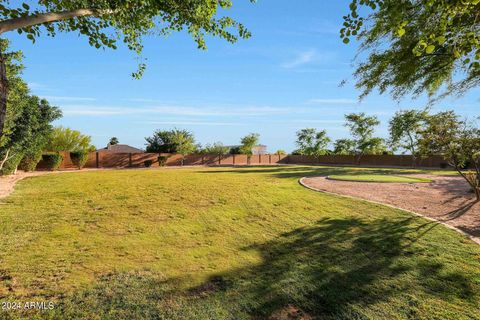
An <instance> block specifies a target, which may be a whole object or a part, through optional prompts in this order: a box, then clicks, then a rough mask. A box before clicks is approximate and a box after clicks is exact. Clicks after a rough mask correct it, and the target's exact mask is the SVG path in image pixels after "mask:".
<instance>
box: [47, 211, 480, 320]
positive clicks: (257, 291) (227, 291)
mask: <svg viewBox="0 0 480 320" xmlns="http://www.w3.org/2000/svg"><path fill="white" fill-rule="evenodd" d="M435 226H436V224H433V223H423V224H419V220H418V219H416V218H405V217H402V218H398V219H396V220H393V221H392V219H388V220H387V219H378V220H375V221H373V222H368V223H366V222H364V221H362V220H359V219H355V218H348V219H323V220H320V221H318V223H316V224H315V225H313V226H309V227H304V228H300V229H296V230H293V231H291V232H288V233H285V234H282V235H281V236H279V237H278V238H276V239H274V240H271V241H267V242H265V243H259V244H253V245H251V246H248V247H245V248H243V249H242V250H254V251H256V252H258V253H259V254H260V255H261V258H262V262H261V263H260V264H259V265H254V266H251V267H247V268H241V269H234V270H230V271H228V272H225V273H220V274H215V275H213V276H212V277H211V278H210V279H209V280H207V281H205V282H204V283H202V284H201V285H198V286H196V287H194V288H190V289H183V290H182V289H179V288H181V287H182V285H181V284H182V283H185V282H187V283H188V279H165V278H164V277H162V276H161V275H159V274H157V273H152V272H143V273H142V272H136V273H126V274H125V273H124V274H115V273H112V274H108V275H104V276H102V277H101V278H99V279H98V282H97V284H96V286H95V287H94V288H92V289H89V290H86V291H83V292H78V293H76V294H74V295H73V296H66V297H63V298H62V299H61V300H60V304H59V305H58V308H57V309H56V310H54V311H53V312H52V313H51V314H50V315H51V317H52V318H54V319H56V318H58V319H61V318H64V319H65V318H75V319H78V318H88V319H93V318H95V319H96V318H98V319H164V318H167V319H251V318H254V319H267V318H271V319H300V318H303V319H310V318H318V319H366V318H372V317H373V318H385V317H387V318H388V317H390V318H393V317H410V318H416V317H417V316H418V317H423V318H425V317H427V318H428V314H418V313H419V312H423V311H422V310H424V307H425V305H424V304H428V303H432V301H435V302H436V303H438V304H439V305H442V306H443V308H444V309H445V312H446V313H445V314H448V312H450V311H452V310H454V309H455V312H456V313H455V314H456V315H458V316H461V315H460V314H459V313H458V312H459V310H462V311H461V312H463V314H462V315H463V316H465V317H467V315H472V313H471V312H474V311H473V310H476V309H475V308H476V307H478V293H476V292H477V291H478V289H479V288H478V285H477V284H476V282H475V277H478V274H471V273H470V274H466V273H464V272H463V271H462V269H461V268H458V266H457V268H455V266H454V267H453V268H452V265H451V264H452V261H450V260H448V258H445V257H442V253H441V251H442V249H441V248H437V249H431V248H429V247H426V246H424V245H417V243H418V240H419V238H421V237H424V236H425V235H426V234H427V233H428V232H429V231H430V230H432V228H434V227H435ZM436 246H440V245H439V244H436ZM434 250H439V251H440V253H438V252H437V253H436V254H437V255H438V256H437V257H436V258H435V259H430V258H429V257H428V253H430V252H432V251H434ZM426 251H428V252H426ZM447 260H448V261H449V262H446V261H447ZM445 263H449V264H450V265H449V266H446V265H445ZM459 299H461V301H462V303H463V305H462V306H461V307H462V308H460V307H458V308H457V306H458V301H459ZM449 303H450V305H449ZM379 304H380V305H379ZM452 305H456V307H455V308H454V309H449V308H450V307H451V306H452ZM379 310H381V311H379Z"/></svg>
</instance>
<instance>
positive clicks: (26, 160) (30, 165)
mask: <svg viewBox="0 0 480 320" xmlns="http://www.w3.org/2000/svg"><path fill="white" fill-rule="evenodd" d="M40 160H42V151H39V152H36V153H32V154H25V155H24V156H23V159H22V161H21V162H20V165H19V166H18V168H19V169H20V170H24V171H27V172H30V171H35V169H36V168H37V165H38V163H39V162H40Z"/></svg>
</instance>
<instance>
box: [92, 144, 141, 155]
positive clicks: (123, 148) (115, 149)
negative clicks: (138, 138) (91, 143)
mask: <svg viewBox="0 0 480 320" xmlns="http://www.w3.org/2000/svg"><path fill="white" fill-rule="evenodd" d="M97 151H98V152H112V153H144V152H145V151H143V150H141V149H138V148H135V147H132V146H129V145H128V144H114V145H111V144H108V145H107V147H106V148H103V149H98V150H97Z"/></svg>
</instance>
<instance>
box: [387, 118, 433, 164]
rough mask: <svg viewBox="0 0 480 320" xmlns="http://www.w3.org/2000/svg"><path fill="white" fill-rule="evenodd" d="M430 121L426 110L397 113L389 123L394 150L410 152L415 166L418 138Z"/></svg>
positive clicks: (391, 143)
mask: <svg viewBox="0 0 480 320" xmlns="http://www.w3.org/2000/svg"><path fill="white" fill-rule="evenodd" d="M427 119H428V111H426V110H402V111H397V112H396V113H395V115H394V116H393V118H392V119H390V123H389V131H390V141H389V142H390V145H391V147H392V149H393V150H397V149H398V148H401V149H403V150H406V151H408V152H410V154H411V155H412V158H413V166H415V163H416V158H417V156H418V150H417V145H418V138H419V135H420V131H421V130H423V129H424V128H425V125H426V122H427Z"/></svg>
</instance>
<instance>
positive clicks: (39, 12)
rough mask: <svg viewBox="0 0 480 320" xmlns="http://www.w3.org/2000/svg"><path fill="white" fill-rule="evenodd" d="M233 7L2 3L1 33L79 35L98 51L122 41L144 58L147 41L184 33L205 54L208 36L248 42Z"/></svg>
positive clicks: (134, 0)
mask: <svg viewBox="0 0 480 320" xmlns="http://www.w3.org/2000/svg"><path fill="white" fill-rule="evenodd" d="M231 6H232V1H231V0H220V1H211V0H162V1H158V0H142V1H139V0H121V1H119V0H95V1H93V0H62V1H59V0H38V1H2V2H1V4H0V34H3V33H6V32H9V31H16V32H18V33H19V34H22V35H25V37H26V38H28V39H30V40H31V41H33V42H35V40H36V39H37V38H38V37H39V36H40V35H47V36H52V37H53V36H56V35H57V34H58V33H59V32H75V33H78V34H80V35H82V36H84V37H86V38H87V39H88V43H89V44H90V45H91V46H93V47H95V48H98V49H100V48H112V49H116V48H117V44H118V42H122V43H125V44H126V46H127V48H128V49H129V50H132V51H134V52H135V53H137V54H139V55H140V54H141V53H142V50H143V44H142V39H143V38H144V37H145V36H151V35H161V36H167V35H169V34H170V33H172V32H181V31H185V32H187V33H188V34H190V35H191V36H192V38H193V39H194V41H195V42H196V43H197V46H198V48H200V49H205V48H206V43H205V37H206V36H207V35H211V36H215V37H219V38H222V39H224V40H226V41H228V42H231V43H233V42H236V41H237V40H238V39H239V38H248V37H250V32H249V31H248V30H247V29H246V28H245V27H244V26H243V25H242V24H241V23H239V22H237V21H235V20H234V19H232V18H231V17H228V16H226V15H225V14H224V12H223V11H224V9H228V8H230V7H231ZM4 52H5V51H0V138H1V137H2V136H3V128H4V117H3V116H4V115H5V111H6V101H5V99H4V98H5V97H6V96H7V86H8V85H7V83H6V82H7V81H6V79H5V77H4V76H3V73H2V72H1V71H2V66H3V65H4V64H3V63H4V62H5V59H4V56H3V53H4ZM144 69H145V63H144V62H143V60H141V62H140V65H139V69H138V71H137V72H134V73H133V76H134V77H136V78H138V77H140V76H141V75H142V73H143V71H144ZM7 78H8V77H7Z"/></svg>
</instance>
